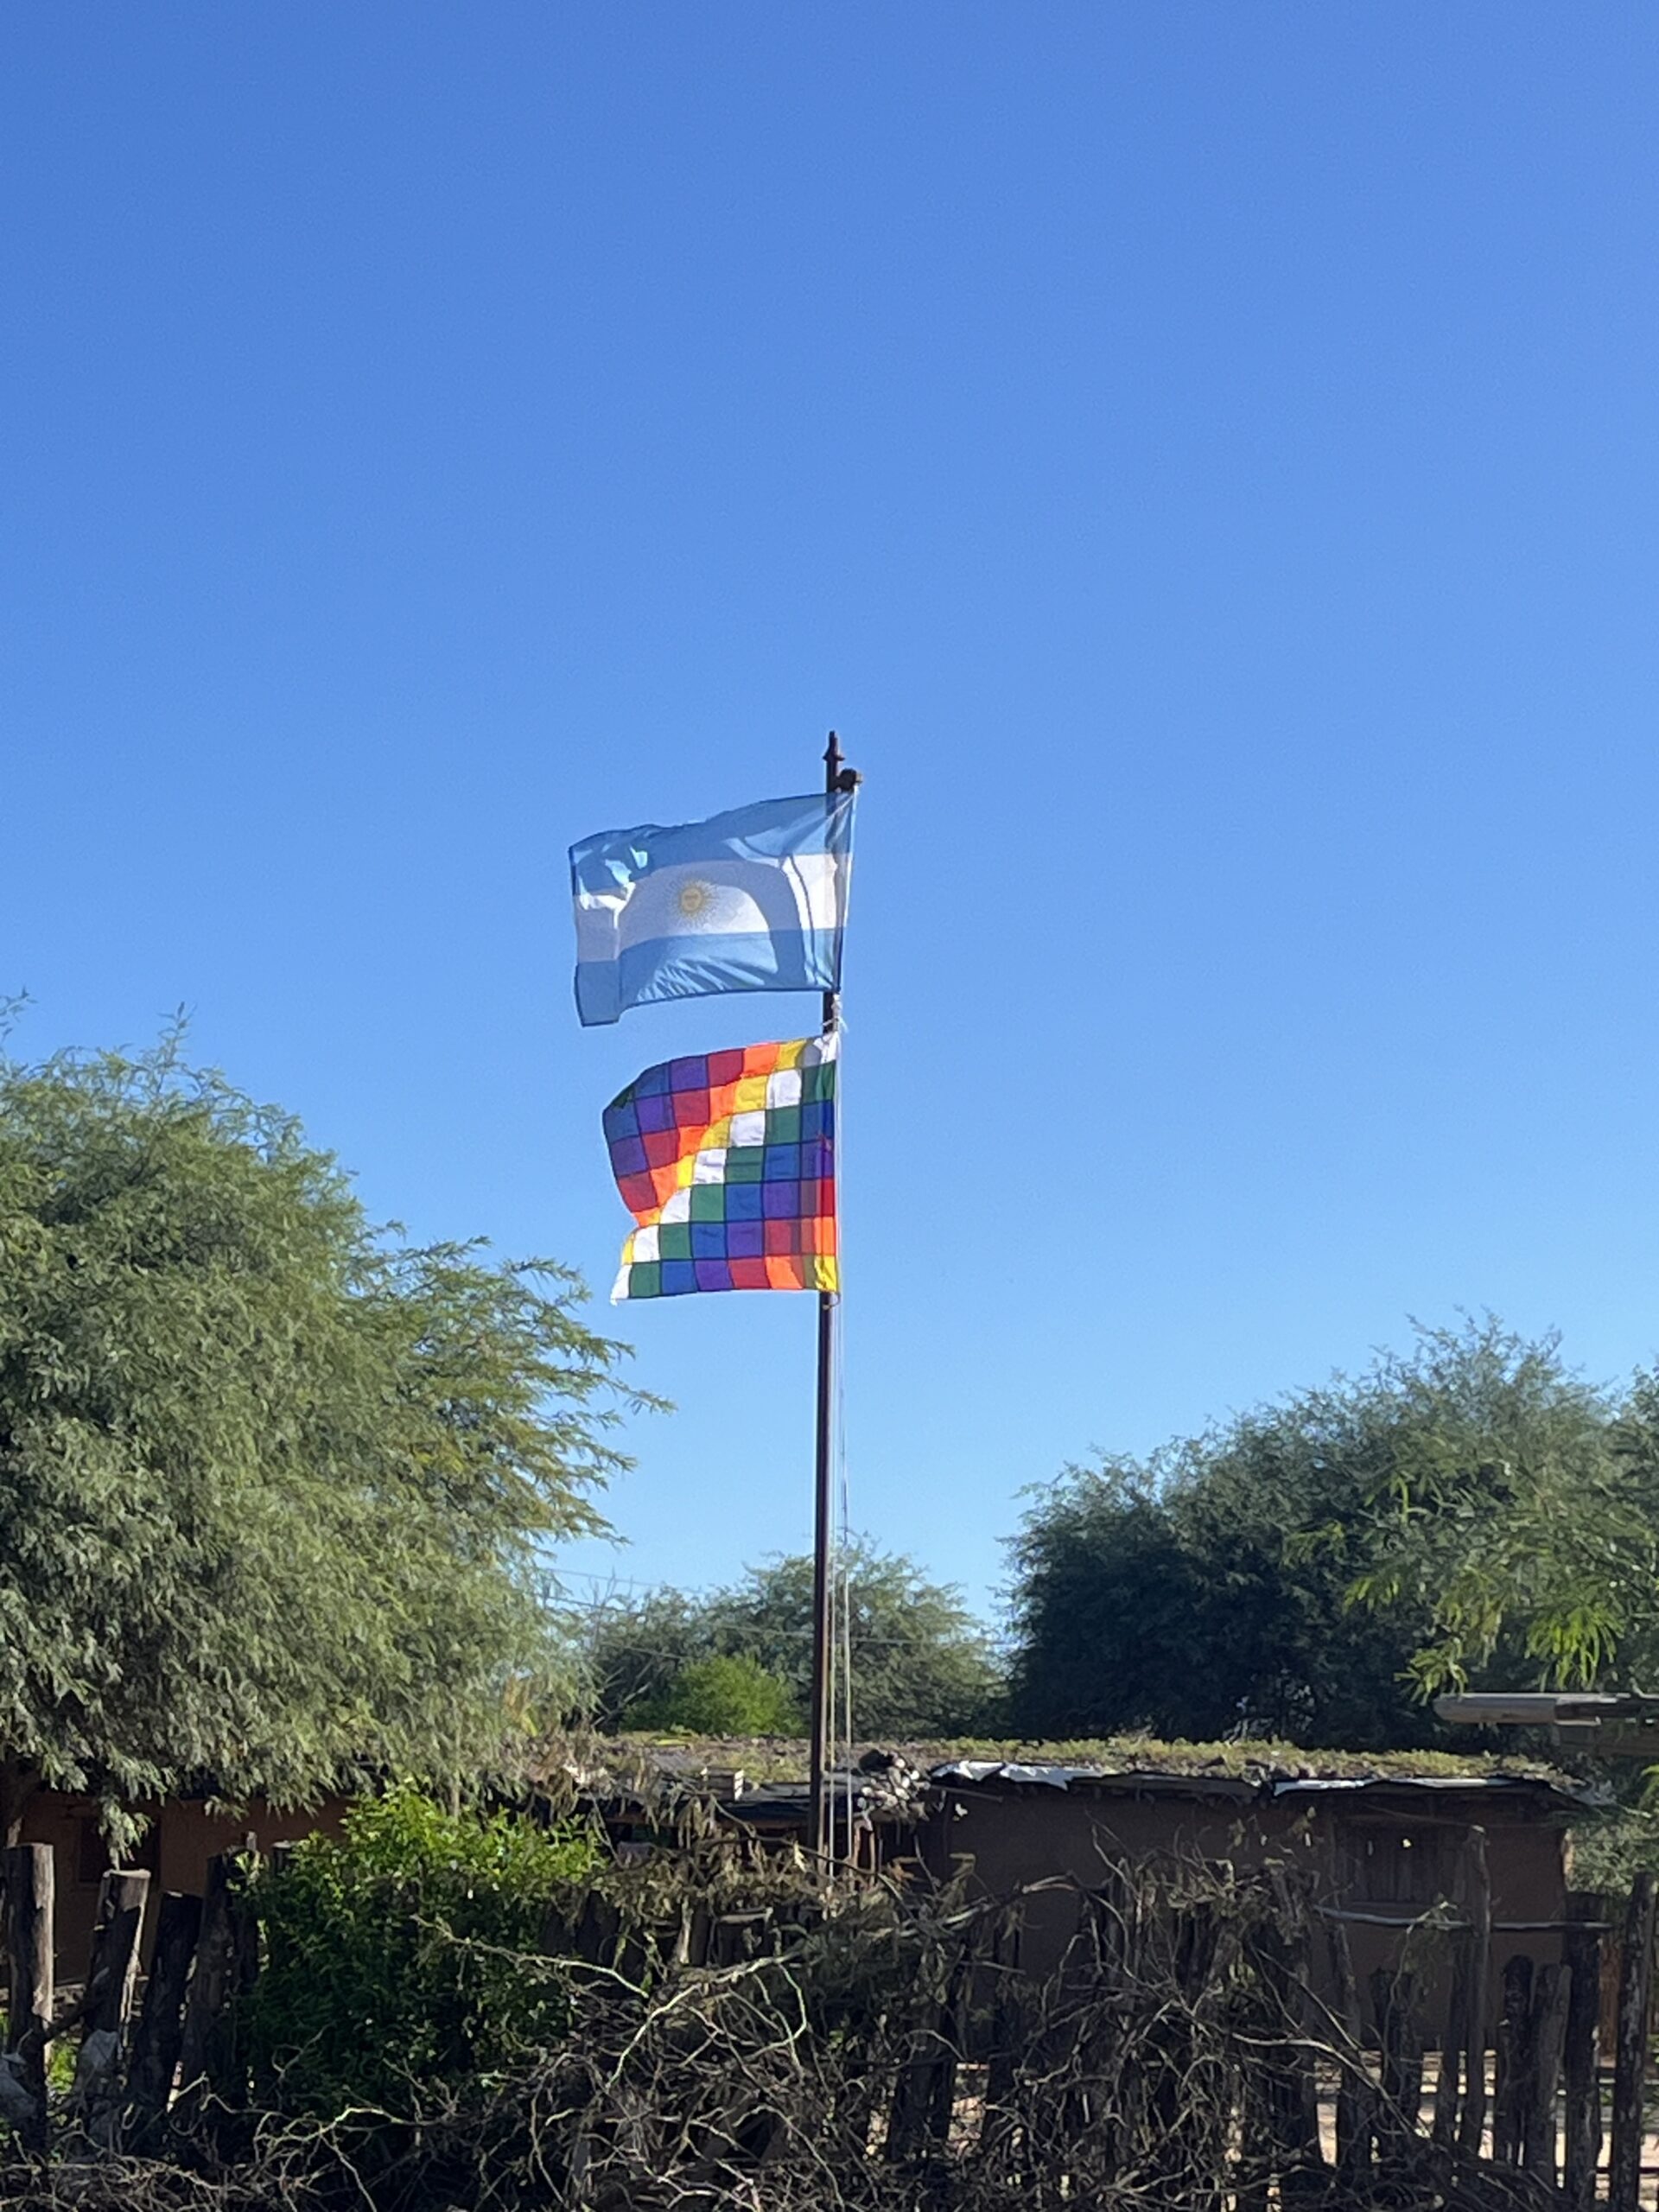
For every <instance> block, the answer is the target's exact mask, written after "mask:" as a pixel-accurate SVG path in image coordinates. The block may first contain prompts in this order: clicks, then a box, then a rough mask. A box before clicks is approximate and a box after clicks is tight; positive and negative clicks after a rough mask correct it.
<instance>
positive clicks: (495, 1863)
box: [248, 1785, 598, 2120]
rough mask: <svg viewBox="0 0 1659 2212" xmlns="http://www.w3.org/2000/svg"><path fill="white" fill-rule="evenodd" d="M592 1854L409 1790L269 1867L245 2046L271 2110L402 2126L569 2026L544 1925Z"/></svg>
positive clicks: (257, 1884) (557, 1836) (257, 1888)
mask: <svg viewBox="0 0 1659 2212" xmlns="http://www.w3.org/2000/svg"><path fill="white" fill-rule="evenodd" d="M597 1856H598V1854H597V1852H596V1850H595V1847H594V1842H593V1840H592V1839H591V1838H590V1837H589V1836H588V1834H586V1833H585V1832H584V1831H582V1830H578V1829H575V1828H563V1829H553V1830H548V1829H545V1828H543V1827H540V1826H538V1825H537V1823H536V1822H535V1821H531V1820H528V1819H526V1818H524V1817H523V1816H522V1815H514V1814H511V1813H505V1812H503V1813H497V1814H495V1815H492V1816H491V1817H489V1818H484V1817H481V1816H480V1815H477V1814H475V1813H473V1812H466V1811H463V1812H460V1813H450V1812H446V1811H444V1810H443V1809H442V1808H441V1807H439V1806H438V1805H436V1804H435V1803H433V1802H432V1801H431V1800H430V1799H429V1798H427V1797H425V1796H423V1795H422V1794H421V1793H420V1791H419V1790H417V1789H414V1788H412V1787H410V1786H409V1785H405V1786H404V1787H403V1788H401V1789H395V1790H393V1791H392V1792H391V1793H390V1795H388V1796H385V1797H383V1798H378V1799H375V1798H368V1799H364V1800H361V1801H359V1802H358V1803H357V1804H356V1805H354V1806H353V1808H352V1809H351V1811H350V1812H349V1813H348V1814H347V1815H346V1823H345V1829H344V1833H343V1834H341V1835H340V1837H338V1838H333V1837H327V1836H320V1835H319V1836H311V1837H309V1838H308V1839H307V1840H306V1841H305V1842H303V1843H300V1844H297V1845H296V1846H295V1847H294V1849H293V1851H292V1853H289V1854H288V1856H287V1863H286V1864H284V1865H282V1866H271V1865H270V1864H269V1863H267V1864H265V1865H264V1866H261V1867H260V1868H259V1869H257V1872H256V1873H255V1877H254V1881H253V1887H252V1897H253V1904H254V1906H255V1910H256V1911H257V1915H258V1918H259V1923H260V1932H261V1936H262V1939H263V1945H262V1948H263V1951H264V1962H263V1965H262V1968H261V1972H260V1976H259V1980H258V1981H257V1983H256V1984H255V1986H254V1992H253V1997H252V2000H251V2010H250V2017H249V2020H248V2034H249V2045H250V2055H251V2061H252V2064H253V2070H254V2075H255V2079H256V2081H257V2082H258V2083H259V2085H260V2087H261V2089H262V2092H263V2094H264V2095H265V2096H266V2097H267V2098H268V2099H269V2100H270V2101H271V2102H272V2103H274V2104H279V2105H280V2107H281V2108H282V2109H283V2111H285V2112H289V2113H315V2115H316V2116H317V2117H318V2118H320V2119H323V2120H331V2119H333V2118H334V2117H335V2116H336V2115H337V2114H339V2113H343V2112H345V2111H346V2109H347V2108H348V2107H353V2106H356V2105H362V2104H373V2105H378V2106H380V2107H382V2108H384V2109H385V2110H386V2111H389V2112H392V2113H401V2112H404V2111H406V2110H410V2109H412V2108H414V2107H416V2105H417V2104H418V2102H419V2100H420V2095H421V2092H422V2091H423V2089H426V2088H430V2087H431V2086H432V2085H433V2084H434V2083H437V2082H447V2083H450V2084H458V2085H459V2084H465V2083H466V2082H467V2081H469V2080H476V2079H477V2078H478V2077H479V2076H480V2075H490V2074H493V2073H495V2072H498V2071H499V2070H500V2069H503V2068H505V2067H507V2066H510V2065H511V2064H512V2063H513V2061H514V2060H515V2059H521V2058H523V2057H524V2056H526V2055H527V2054H529V2053H531V2052H533V2051H536V2050H540V2049H543V2048H544V2047H545V2045H546V2043H547V2041H548V2039H549V2038H550V2037H554V2036H556V2035H558V2034H559V2033H561V2032H562V2031H563V2028H564V2025H565V2023H566V2020H567V2018H568V2015H569V2004H568V1999H567V1995H566V1991H565V1986H564V1982H563V1976H562V1974H561V1973H560V1971H559V1969H558V1967H557V1965H556V1962H555V1961H552V1960H550V1959H547V1958H545V1957H543V1955H542V1954H543V1936H544V1933H545V1930H546V1927H547V1923H548V1916H549V1914H550V1910H551V1909H552V1907H553V1906H554V1905H555V1904H556V1902H557V1901H558V1900H559V1899H560V1898H561V1897H563V1896H565V1895H567V1894H568V1892H569V1890H570V1889H571V1888H572V1887H573V1886H574V1885H576V1884H578V1883H580V1882H582V1881H583V1880H584V1879H585V1878H587V1877H588V1874H590V1873H591V1872H592V1871H593V1869H594V1865H595V1864H596V1861H597Z"/></svg>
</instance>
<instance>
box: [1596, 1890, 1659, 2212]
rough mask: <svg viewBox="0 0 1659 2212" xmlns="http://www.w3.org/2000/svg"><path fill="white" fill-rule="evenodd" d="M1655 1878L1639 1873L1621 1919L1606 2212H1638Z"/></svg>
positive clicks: (1657, 1893) (1650, 1994) (1650, 1996)
mask: <svg viewBox="0 0 1659 2212" xmlns="http://www.w3.org/2000/svg"><path fill="white" fill-rule="evenodd" d="M1656 1898H1659V1877H1656V1876H1654V1875H1652V1874H1649V1873H1641V1874H1638V1875H1637V1877H1636V1879H1635V1881H1634V1882H1633V1883H1632V1884H1631V1885H1630V1906H1629V1909H1628V1910H1627V1911H1626V1913H1625V1916H1624V1959H1623V1961H1622V1962H1621V1967H1620V1972H1619V1978H1618V2047H1617V2049H1616V2050H1615V2051H1614V2053H1613V2141H1612V2152H1611V2159H1610V2163H1609V2167H1608V2176H1607V2206H1608V2212H1637V2201H1638V2195H1639V2191H1640V2190H1641V2186H1642V2089H1643V2082H1644V2079H1645V2077H1646V2073H1647V2057H1648V2012H1649V2004H1650V2002H1651V1999H1652V1995H1653V1928H1654V1910H1655V1903H1656Z"/></svg>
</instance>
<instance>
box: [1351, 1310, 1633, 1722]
mask: <svg viewBox="0 0 1659 2212" xmlns="http://www.w3.org/2000/svg"><path fill="white" fill-rule="evenodd" d="M1419 1364H1420V1366H1421V1368H1422V1369H1423V1370H1425V1371H1424V1372H1423V1373H1422V1374H1421V1376H1403V1377H1402V1378H1401V1379H1402V1384H1409V1385H1412V1386H1414V1388H1415V1389H1417V1390H1418V1392H1419V1393H1420V1394H1421V1393H1422V1392H1424V1391H1425V1390H1433V1391H1436V1392H1438V1393H1439V1394H1440V1395H1444V1396H1446V1397H1449V1398H1451V1400H1452V1411H1451V1413H1450V1414H1449V1415H1448V1416H1446V1417H1444V1418H1443V1419H1442V1421H1441V1422H1440V1426H1439V1428H1438V1430H1437V1432H1436V1433H1435V1434H1434V1436H1433V1448H1427V1447H1426V1448H1423V1449H1421V1450H1419V1451H1417V1452H1413V1453H1411V1454H1402V1457H1401V1459H1400V1461H1399V1463H1398V1465H1396V1466H1395V1469H1394V1470H1393V1471H1392V1473H1391V1476H1390V1478H1389V1480H1388V1482H1387V1483H1386V1484H1382V1485H1380V1486H1379V1487H1378V1488H1377V1490H1376V1492H1375V1493H1374V1494H1373V1497H1372V1498H1371V1501H1370V1511H1369V1514H1368V1516H1367V1518H1366V1520H1365V1522H1364V1524H1363V1526H1362V1527H1361V1528H1360V1529H1358V1530H1357V1531H1350V1532H1346V1534H1347V1535H1348V1541H1347V1543H1346V1546H1345V1555H1347V1556H1349V1557H1357V1558H1358V1559H1359V1560H1360V1561H1361V1566H1360V1568H1359V1571H1358V1572H1357V1574H1356V1576H1355V1579H1354V1583H1353V1594H1354V1595H1355V1596H1356V1597H1357V1599H1359V1600H1360V1601H1361V1602H1362V1603H1363V1604H1364V1605H1366V1606H1368V1607H1369V1608H1370V1609H1371V1610H1372V1611H1374V1612H1375V1613H1376V1615H1377V1616H1378V1617H1379V1618H1395V1617H1398V1616H1400V1615H1401V1614H1402V1613H1404V1614H1407V1615H1411V1614H1414V1613H1419V1612H1421V1613H1426V1614H1427V1621H1428V1627H1427V1633H1426V1635H1425V1636H1424V1637H1423V1638H1422V1639H1421V1643H1420V1646H1419V1648H1418V1649H1417V1650H1416V1651H1415V1652H1414V1655H1413V1658H1412V1662H1411V1671H1412V1675H1413V1679H1414V1681H1415V1682H1416V1684H1417V1685H1418V1687H1419V1688H1420V1690H1421V1693H1422V1694H1424V1695H1426V1696H1427V1695H1429V1694H1433V1692H1435V1691H1437V1690H1441V1689H1446V1688H1462V1687H1464V1686H1465V1685H1466V1684H1468V1683H1469V1682H1471V1681H1474V1680H1476V1679H1478V1678H1490V1677H1491V1676H1492V1675H1493V1671H1494V1662H1495V1655H1497V1656H1499V1657H1501V1659H1502V1662H1503V1663H1502V1665H1501V1666H1499V1667H1498V1668H1497V1677H1498V1678H1499V1679H1502V1680H1504V1681H1509V1682H1510V1683H1511V1684H1513V1683H1516V1682H1535V1683H1538V1684H1541V1685H1549V1686H1554V1687H1561V1688H1583V1687H1586V1686H1589V1685H1592V1684H1594V1683H1596V1682H1599V1681H1606V1680H1609V1679H1611V1678H1612V1677H1613V1676H1614V1675H1615V1674H1616V1673H1617V1674H1618V1675H1623V1676H1624V1677H1625V1678H1626V1679H1629V1678H1630V1677H1632V1676H1635V1677H1638V1678H1640V1679H1642V1680H1643V1681H1650V1680H1652V1679H1653V1676H1654V1670H1655V1669H1656V1668H1659V1374H1656V1373H1655V1372H1652V1371H1649V1372H1644V1373H1639V1374H1638V1375H1637V1376H1636V1377H1635V1379H1634V1381H1633V1382H1632V1383H1631V1385H1630V1389H1629V1390H1628V1391H1627V1392H1625V1393H1624V1394H1622V1395H1617V1396H1616V1395H1614V1394H1613V1393H1611V1392H1609V1391H1605V1390H1602V1389H1596V1388H1594V1387H1592V1385H1591V1384H1589V1383H1586V1382H1584V1381H1583V1379H1582V1378H1581V1377H1580V1376H1576V1375H1574V1374H1573V1373H1572V1372H1571V1371H1570V1370H1567V1368H1566V1367H1565V1366H1564V1365H1563V1363H1562V1361H1561V1358H1560V1347H1559V1344H1558V1342H1557V1340H1556V1339H1555V1338H1554V1337H1549V1338H1545V1339H1544V1340H1543V1341H1542V1342H1541V1343H1539V1344H1527V1343H1524V1342H1523V1341H1522V1339H1520V1338H1516V1337H1514V1336H1511V1335H1509V1334H1508V1333H1506V1332H1503V1331H1502V1330H1500V1329H1498V1328H1497V1326H1496V1325H1490V1326H1489V1327H1487V1328H1486V1329H1485V1330H1484V1331H1482V1332H1478V1333H1475V1332H1471V1334H1470V1335H1469V1336H1468V1337H1467V1338H1465V1339H1463V1340H1458V1339H1452V1338H1429V1339H1428V1340H1427V1344H1426V1346H1425V1350H1424V1355H1423V1358H1422V1360H1421V1362H1420V1363H1419ZM1465 1379H1466V1380H1467V1382H1468V1383H1469V1384H1471V1385H1472V1388H1471V1389H1459V1387H1458V1386H1459V1383H1464V1382H1465Z"/></svg>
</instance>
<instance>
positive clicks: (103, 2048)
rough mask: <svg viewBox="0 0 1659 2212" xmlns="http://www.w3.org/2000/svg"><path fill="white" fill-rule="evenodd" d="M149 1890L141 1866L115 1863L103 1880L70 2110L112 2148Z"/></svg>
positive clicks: (99, 1892) (83, 2124)
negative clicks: (140, 1934)
mask: <svg viewBox="0 0 1659 2212" xmlns="http://www.w3.org/2000/svg"><path fill="white" fill-rule="evenodd" d="M148 1896H149V1875H148V1874H146V1873H144V1872H142V1871H139V1870H133V1869H115V1868H111V1871H110V1872H108V1873H107V1874H105V1877H104V1878H103V1880H102V1881H101V1882H100V1883H99V1890H98V1922H97V1925H96V1926H95V1927H94V1929H93V1930H92V1956H91V1958H90V1959H89V1961H87V1967H86V1993H85V1995H84V1997H83V1999H82V2004H83V2006H84V2008H85V2009H84V2015H83V2024H82V2028H81V2037H80V2056H79V2058H78V2059H77V2061H76V2062H75V2082H74V2088H73V2091H72V2092H71V2095H70V2109H71V2110H72V2111H73V2113H74V2114H75V2116H76V2118H77V2120H79V2123H80V2125H81V2126H83V2127H84V2128H85V2129H86V2133H88V2135H90V2136H91V2137H92V2139H93V2141H94V2142H97V2143H101V2144H102V2145H104V2146H105V2148H106V2149H108V2148H111V2147H112V2145H113V2144H114V2140H115V2136H116V2133H117V2131H118V2123H119V2120H120V2111H121V2075H122V2058H123V2056H124V2046H125V2044H126V2037H127V2023H128V2021H129V2020H130V2018H131V2016H132V1996H133V1989H134V1986H135V1984H136V1982H137V1977H138V1931H139V1929H140V1927H141V1925H142V1924H143V1917H144V1900H145V1898H146V1897H148Z"/></svg>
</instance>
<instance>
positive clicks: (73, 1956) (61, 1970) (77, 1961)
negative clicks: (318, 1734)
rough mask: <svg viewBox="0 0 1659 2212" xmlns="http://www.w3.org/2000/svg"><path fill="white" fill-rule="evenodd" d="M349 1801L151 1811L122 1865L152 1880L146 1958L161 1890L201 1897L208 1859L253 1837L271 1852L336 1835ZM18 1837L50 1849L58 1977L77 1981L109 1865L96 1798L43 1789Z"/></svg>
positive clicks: (193, 1805) (172, 1805) (188, 1805)
mask: <svg viewBox="0 0 1659 2212" xmlns="http://www.w3.org/2000/svg"><path fill="white" fill-rule="evenodd" d="M141 1809H142V1808H141ZM345 1811H346V1800H344V1799H341V1798H336V1799H332V1800H330V1801H329V1802H327V1803H325V1804H324V1805H322V1806H321V1807H319V1808H317V1809H316V1810H315V1811H313V1812H297V1811H288V1812H283V1811H279V1810H278V1809H277V1808H276V1807H274V1806H271V1805H267V1804H266V1803H265V1802H264V1800H263V1799H256V1800H255V1801H254V1802H252V1803H251V1804H250V1805H248V1806H246V1807H245V1808H244V1809H243V1810H242V1811H241V1812H240V1813H217V1814H213V1813H209V1811H208V1810H207V1807H206V1806H205V1805H203V1804H201V1803H199V1802H195V1801H194V1800H183V1801H181V1800H174V1801H172V1802H168V1804H166V1805H164V1806H162V1808H161V1812H160V1815H159V1817H157V1816H156V1813H155V1810H154V1808H149V1821H150V1825H149V1828H148V1829H147V1830H146V1832H145V1834H144V1836H143V1840H142V1841H141V1843H140V1844H139V1846H138V1847H137V1850H135V1851H133V1852H132V1853H130V1854H129V1856H128V1858H127V1859H126V1860H125V1861H124V1864H126V1865H128V1866H142V1867H144V1868H147V1869H148V1871H149V1876H150V1885H149V1887H150V1893H149V1905H148V1907H147V1909H146V1911H145V1916H144V1922H145V1924H144V1933H143V1948H144V1954H145V1956H146V1957H148V1955H149V1942H150V1938H151V1936H152V1934H153V1932H154V1927H155V1920H156V1913H157V1911H158V1910H159V1899H160V1897H161V1896H162V1893H163V1892H164V1891H168V1890H182V1891H188V1892H191V1893H194V1895H195V1896H197V1897H200V1896H201V1895H202V1894H203V1892H204V1891H206V1889H207V1866H208V1862H209V1861H210V1860H211V1859H213V1858H214V1857H215V1856H216V1855H217V1854H218V1853H219V1852H221V1851H232V1850H234V1849H235V1848H236V1847H237V1846H238V1845H239V1844H241V1843H242V1842H243V1841H244V1840H245V1839H246V1838H247V1837H248V1836H250V1835H251V1836H252V1837H253V1839H254V1840H255V1843H256V1844H257V1846H258V1847H259V1848H260V1849H262V1850H269V1849H270V1847H271V1845H272V1844H275V1843H291V1842H295V1841H297V1840H298V1839H299V1838H300V1837H301V1836H306V1835H310V1834H314V1833H315V1832H316V1831H317V1830H319V1829H321V1831H322V1832H323V1833H324V1834H335V1833H337V1832H338V1830H339V1827H340V1821H341V1819H342V1818H343V1817H344V1815H345ZM22 1840H23V1841H24V1842H25V1843H49V1844H50V1845H51V1846H52V1847H53V1866H54V1878H55V1880H56V1885H57V1972H58V1979H59V1980H60V1981H69V1982H78V1981H79V1980H80V1979H81V1977H82V1976H83V1975H84V1974H85V1973H86V1960H87V1955H88V1954H89V1952H90V1950H91V1948H92V1926H93V1923H94V1922H95V1920H96V1919H97V1916H98V1886H99V1882H100V1880H101V1879H102V1878H103V1876H104V1873H105V1870H106V1868H107V1867H108V1866H109V1865H110V1863H111V1862H110V1855H109V1852H108V1849H107V1848H106V1847H105V1842H104V1839H103V1837H102V1835H101V1834H99V1827H98V1806H97V1803H96V1802H95V1800H93V1799H92V1798H91V1797H83V1796H70V1795H68V1794H66V1793H64V1792H62V1791H59V1790H41V1791H40V1792H39V1793H38V1794H37V1795H36V1796H35V1797H33V1798H32V1799H31V1800H30V1801H29V1806H28V1808H27V1809H26V1811H25V1813H24V1816H23V1826H22Z"/></svg>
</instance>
